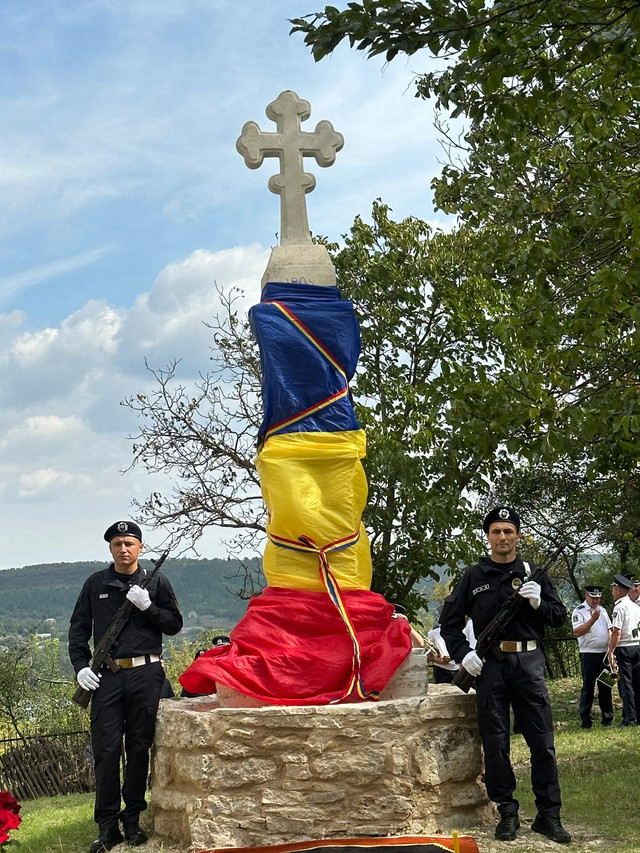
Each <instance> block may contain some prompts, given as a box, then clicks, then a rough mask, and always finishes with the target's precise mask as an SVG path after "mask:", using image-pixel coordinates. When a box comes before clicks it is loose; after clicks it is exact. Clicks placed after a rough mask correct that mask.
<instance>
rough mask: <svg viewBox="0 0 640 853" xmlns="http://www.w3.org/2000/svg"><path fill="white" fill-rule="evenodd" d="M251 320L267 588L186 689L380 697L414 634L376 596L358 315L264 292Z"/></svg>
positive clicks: (305, 295) (286, 286) (284, 292)
mask: <svg viewBox="0 0 640 853" xmlns="http://www.w3.org/2000/svg"><path fill="white" fill-rule="evenodd" d="M249 317H250V322H251V328H252V330H253V333H254V335H255V337H256V339H257V341H258V344H259V347H260V356H261V363H262V376H263V382H262V395H263V406H264V419H263V422H262V425H261V428H260V433H259V437H258V457H257V460H256V466H257V469H258V472H259V474H260V479H261V485H262V493H263V496H264V499H265V502H266V505H267V509H268V523H267V534H268V542H267V546H266V549H265V553H264V560H263V569H264V573H265V576H266V580H267V588H266V589H265V590H264V591H263V592H262V594H261V595H260V596H258V597H257V598H255V599H253V600H252V601H251V602H250V604H249V607H248V609H247V612H246V614H245V616H244V617H243V619H242V620H241V621H240V623H239V624H238V625H237V626H236V628H234V630H233V631H232V632H231V640H232V642H231V645H230V646H222V647H215V648H213V649H211V650H210V651H208V652H206V653H205V654H204V655H201V656H200V657H199V658H198V659H197V660H196V661H194V663H193V664H192V665H191V666H190V667H189V668H188V669H187V670H186V672H185V673H183V675H182V676H181V678H180V681H181V683H182V685H183V686H184V687H185V688H186V689H187V690H188V691H190V692H192V693H212V692H214V691H215V690H216V683H217V682H218V683H220V684H223V685H225V686H226V687H228V688H231V689H233V690H236V691H238V692H240V693H243V694H245V695H248V696H251V697H253V698H254V699H259V700H261V701H265V702H268V703H270V704H286V705H307V704H326V703H330V702H345V701H346V702H353V701H360V700H363V699H375V698H377V696H378V693H379V691H380V690H382V688H383V687H384V686H385V685H386V683H387V682H388V680H389V678H390V677H391V676H392V675H393V673H394V672H395V670H396V669H397V667H398V666H399V665H400V663H401V662H402V661H403V660H404V658H405V657H406V656H407V654H408V653H409V651H410V649H411V639H410V627H409V623H408V622H407V621H406V620H404V619H395V618H393V614H394V608H393V606H392V605H390V604H389V603H387V602H386V601H385V600H384V598H382V596H380V595H378V594H377V593H373V592H371V591H370V585H371V555H370V550H369V542H368V539H367V535H366V533H365V530H364V527H363V524H362V521H361V516H362V511H363V509H364V507H365V503H366V499H367V483H366V478H365V474H364V469H363V467H362V459H363V457H364V455H365V449H366V442H365V436H364V433H363V431H362V430H361V429H360V425H359V424H358V422H357V420H356V417H355V413H354V411H353V405H352V401H351V396H350V392H349V381H350V379H351V378H352V377H353V374H354V372H355V369H356V365H357V361H358V356H359V354H360V334H359V330H358V324H357V321H356V318H355V313H354V310H353V306H352V304H351V303H350V302H349V301H347V300H345V299H342V297H341V295H340V291H339V290H338V288H337V287H325V286H316V285H306V284H290V283H273V282H270V283H268V284H267V285H266V286H265V288H264V291H263V294H262V300H261V302H260V304H259V305H255V306H254V307H253V308H252V309H251V311H250V314H249Z"/></svg>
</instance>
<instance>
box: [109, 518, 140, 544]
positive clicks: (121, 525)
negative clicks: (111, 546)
mask: <svg viewBox="0 0 640 853" xmlns="http://www.w3.org/2000/svg"><path fill="white" fill-rule="evenodd" d="M116 536H133V537H134V538H136V539H139V540H140V542H142V530H140V528H139V527H138V525H137V524H136V523H135V521H115V522H114V523H113V524H112V525H111V527H107V529H106V530H105V532H104V540H105V542H111V540H112V539H113V538H115V537H116Z"/></svg>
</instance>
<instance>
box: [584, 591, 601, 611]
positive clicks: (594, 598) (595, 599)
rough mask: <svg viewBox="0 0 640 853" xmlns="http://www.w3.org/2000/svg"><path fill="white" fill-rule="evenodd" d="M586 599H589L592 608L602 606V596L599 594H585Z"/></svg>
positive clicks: (588, 602)
mask: <svg viewBox="0 0 640 853" xmlns="http://www.w3.org/2000/svg"><path fill="white" fill-rule="evenodd" d="M585 599H586V601H587V605H588V606H589V607H590V608H591V610H595V609H596V607H600V596H599V595H591V594H590V593H588V592H587V593H586V594H585Z"/></svg>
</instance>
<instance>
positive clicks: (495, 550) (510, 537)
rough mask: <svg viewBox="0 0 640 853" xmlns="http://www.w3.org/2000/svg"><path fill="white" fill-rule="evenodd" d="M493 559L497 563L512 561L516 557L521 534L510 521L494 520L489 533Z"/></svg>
mask: <svg viewBox="0 0 640 853" xmlns="http://www.w3.org/2000/svg"><path fill="white" fill-rule="evenodd" d="M487 539H488V540H489V547H490V548H491V559H492V560H493V561H494V562H496V563H510V562H511V560H514V559H515V556H516V547H517V545H518V542H519V541H520V534H519V533H518V531H517V530H516V526H515V524H512V523H511V522H510V521H494V522H493V524H492V525H491V527H489V532H488V533H487Z"/></svg>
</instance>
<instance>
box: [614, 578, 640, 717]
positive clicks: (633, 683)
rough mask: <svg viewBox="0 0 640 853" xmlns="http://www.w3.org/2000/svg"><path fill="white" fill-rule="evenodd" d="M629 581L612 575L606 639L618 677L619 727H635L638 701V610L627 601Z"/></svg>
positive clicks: (639, 657)
mask: <svg viewBox="0 0 640 853" xmlns="http://www.w3.org/2000/svg"><path fill="white" fill-rule="evenodd" d="M632 587H633V581H632V580H631V579H630V578H628V577H627V576H626V575H614V578H613V583H612V584H611V591H612V593H613V601H614V605H613V615H612V617H611V623H612V627H611V636H610V637H609V650H608V654H609V663H610V665H611V668H612V669H615V668H616V666H617V668H618V671H619V673H620V678H619V680H618V689H619V691H620V698H621V699H622V722H621V723H620V725H621V726H635V725H636V723H637V722H638V714H639V713H640V707H638V700H640V610H639V609H638V607H637V605H636V604H635V603H634V602H633V601H632V600H631V599H630V598H629V590H630V589H631V588H632Z"/></svg>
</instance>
